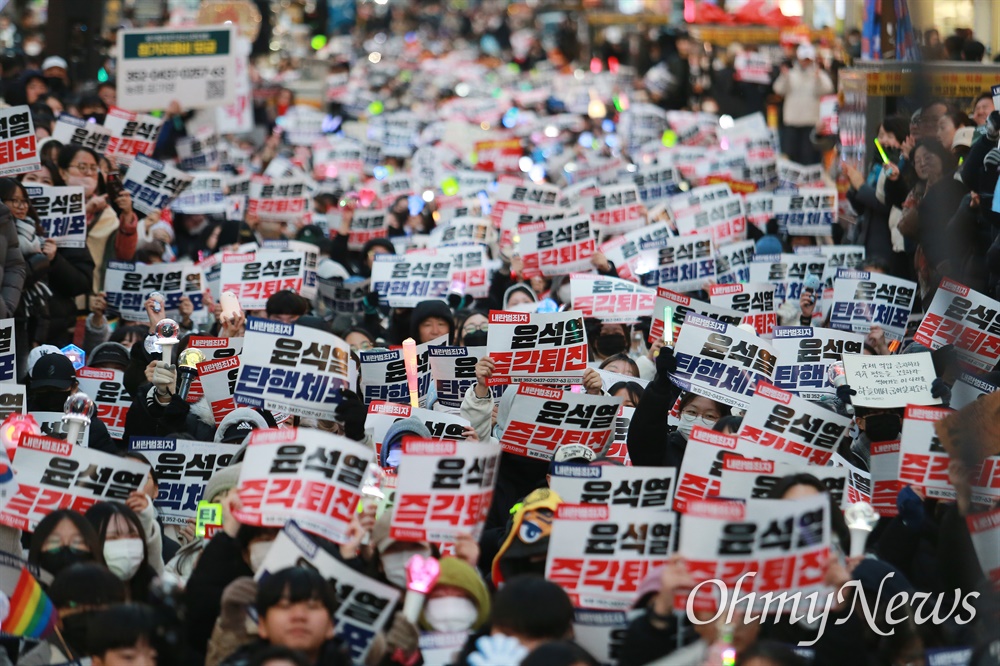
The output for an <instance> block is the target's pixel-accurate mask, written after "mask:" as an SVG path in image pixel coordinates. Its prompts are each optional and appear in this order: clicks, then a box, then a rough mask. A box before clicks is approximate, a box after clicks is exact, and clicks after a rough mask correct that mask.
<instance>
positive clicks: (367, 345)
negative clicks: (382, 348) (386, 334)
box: [351, 340, 372, 352]
mask: <svg viewBox="0 0 1000 666" xmlns="http://www.w3.org/2000/svg"><path fill="white" fill-rule="evenodd" d="M371 348H372V343H370V342H368V341H367V340H365V341H364V342H362V343H361V344H358V345H351V351H352V352H359V351H368V350H369V349H371Z"/></svg>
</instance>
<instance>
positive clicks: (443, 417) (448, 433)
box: [365, 347, 470, 453]
mask: <svg viewBox="0 0 1000 666" xmlns="http://www.w3.org/2000/svg"><path fill="white" fill-rule="evenodd" d="M432 349H434V347H432ZM438 349H440V347H439V348H438ZM445 349H447V347H445ZM411 416H412V417H414V418H417V419H420V420H421V421H423V423H424V425H425V426H427V429H428V430H429V431H430V433H431V438H432V439H447V440H451V441H458V440H464V439H465V429H466V428H468V427H470V425H469V421H468V419H465V418H462V417H461V416H455V415H454V414H448V413H447V412H439V411H437V410H434V409H421V408H420V407H411V406H410V405H403V404H400V403H396V402H386V401H384V400H372V401H371V402H370V403H368V417H367V418H366V419H365V430H366V431H371V437H372V443H373V444H375V452H376V453H381V451H382V444H383V442H385V434H386V432H387V431H388V430H389V428H390V427H391V426H392V424H393V423H395V422H396V421H398V420H400V419H406V418H410V417H411Z"/></svg>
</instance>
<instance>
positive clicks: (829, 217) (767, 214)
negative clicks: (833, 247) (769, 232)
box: [746, 187, 837, 236]
mask: <svg viewBox="0 0 1000 666" xmlns="http://www.w3.org/2000/svg"><path fill="white" fill-rule="evenodd" d="M746 205H747V210H748V212H747V215H748V217H749V216H752V217H753V218H754V223H755V224H757V226H758V227H761V228H764V226H765V225H766V223H767V219H768V218H772V217H773V218H777V220H778V228H779V229H781V230H783V231H786V232H787V233H788V234H790V235H793V236H829V235H830V232H831V229H832V227H833V223H834V221H835V220H836V219H837V190H836V188H833V187H823V188H810V189H807V190H803V191H802V192H798V193H796V194H772V193H771V192H754V193H753V194H748V195H747V196H746ZM751 211H752V212H751ZM761 221H763V222H764V224H763V225H762V224H761V223H760V222H761Z"/></svg>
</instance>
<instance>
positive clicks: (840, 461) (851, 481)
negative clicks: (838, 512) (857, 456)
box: [828, 453, 872, 509]
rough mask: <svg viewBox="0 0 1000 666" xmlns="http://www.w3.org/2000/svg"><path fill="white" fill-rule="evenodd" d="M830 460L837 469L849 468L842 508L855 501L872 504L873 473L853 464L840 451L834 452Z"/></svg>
mask: <svg viewBox="0 0 1000 666" xmlns="http://www.w3.org/2000/svg"><path fill="white" fill-rule="evenodd" d="M830 462H831V463H832V464H833V465H834V467H835V468H837V469H839V468H843V469H845V470H847V485H846V486H845V488H844V496H843V497H842V498H841V502H840V508H841V509H846V508H847V507H849V506H850V505H852V504H854V503H855V502H868V503H869V504H871V501H872V475H871V473H870V472H868V470H865V469H862V468H860V467H858V466H857V465H852V464H851V463H850V461H848V460H847V459H846V458H844V457H843V456H841V455H840V454H839V453H834V454H833V457H831V458H830ZM828 469H829V468H828Z"/></svg>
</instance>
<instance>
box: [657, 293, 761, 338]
mask: <svg viewBox="0 0 1000 666" xmlns="http://www.w3.org/2000/svg"><path fill="white" fill-rule="evenodd" d="M667 307H670V308H672V314H671V319H672V323H673V337H672V338H671V340H676V339H677V334H678V333H679V332H680V329H681V324H683V323H684V317H686V316H687V315H688V313H689V312H693V313H695V314H698V315H701V316H702V317H708V318H709V319H715V320H716V321H721V322H725V323H727V324H732V325H733V326H739V325H740V324H741V323H743V316H744V315H743V313H742V312H739V311H738V310H730V309H729V308H721V307H717V306H715V305H711V304H709V303H705V302H704V301H699V300H696V299H694V298H691V297H690V296H685V295H683V294H678V293H677V292H675V291H670V290H669V289H666V288H664V287H659V288H657V290H656V302H655V304H654V306H653V319H652V322H651V324H650V327H649V343H650V344H652V343H653V342H655V341H657V340H659V339H661V338H662V337H663V317H664V309H665V308H667Z"/></svg>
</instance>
